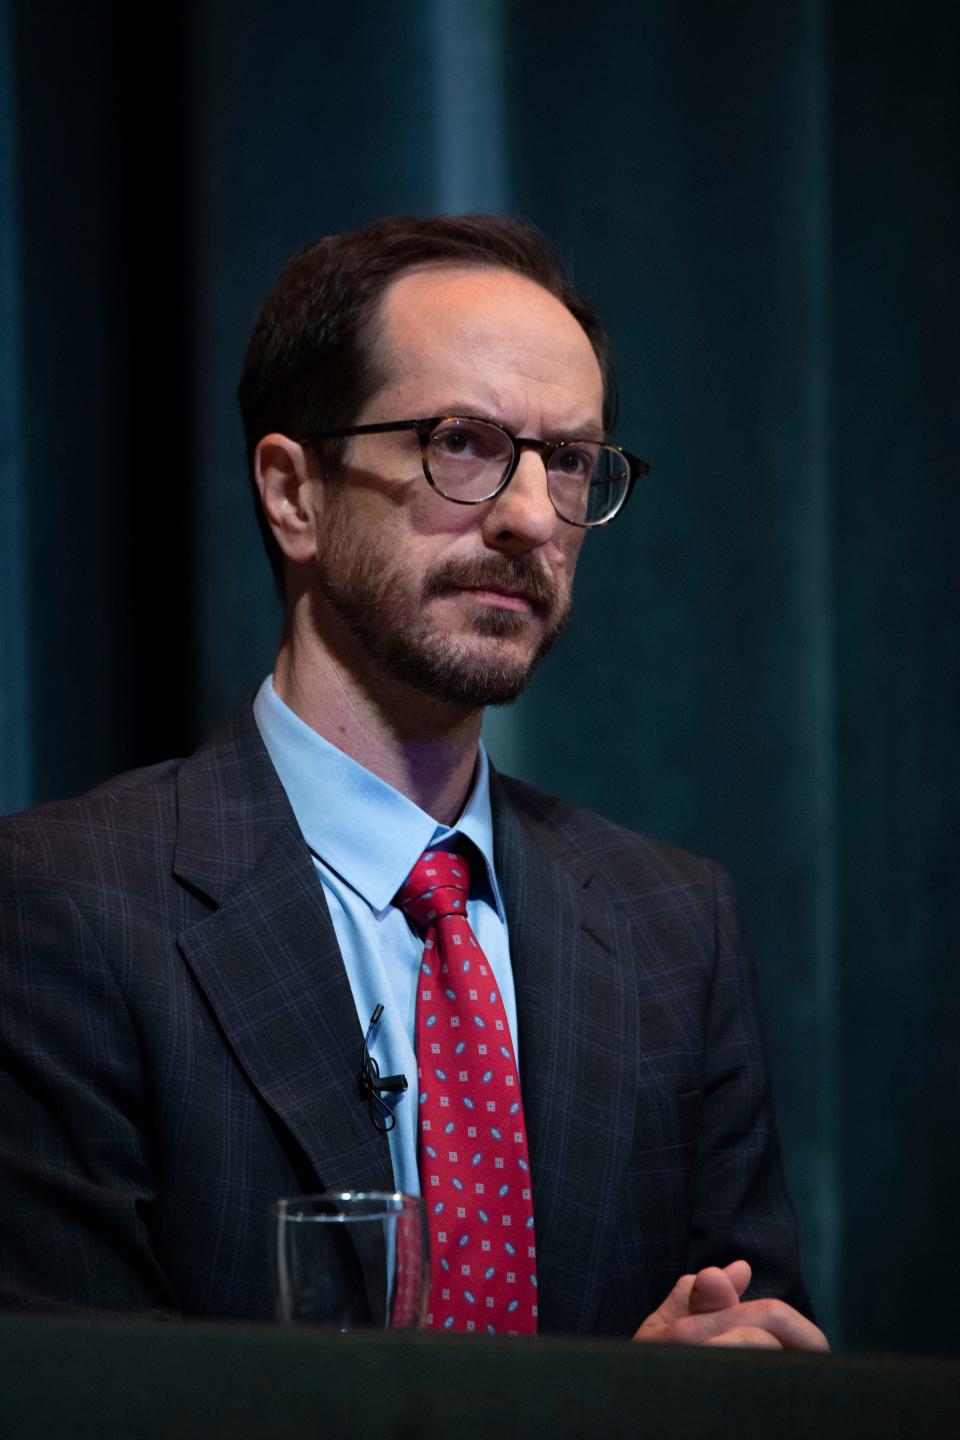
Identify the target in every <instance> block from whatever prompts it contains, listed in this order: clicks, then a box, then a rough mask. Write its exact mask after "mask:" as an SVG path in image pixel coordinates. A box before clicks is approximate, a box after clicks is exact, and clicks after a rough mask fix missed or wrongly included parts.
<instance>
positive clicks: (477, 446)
mask: <svg viewBox="0 0 960 1440" xmlns="http://www.w3.org/2000/svg"><path fill="white" fill-rule="evenodd" d="M503 440H504V437H503V435H502V434H501V433H500V431H499V430H496V429H495V428H493V427H492V426H488V425H484V424H483V423H482V422H480V423H477V422H476V421H466V420H456V421H445V422H444V423H443V424H442V425H438V426H437V428H436V430H434V432H433V434H432V435H431V436H430V451H431V454H433V455H436V456H442V458H443V459H444V460H476V461H481V462H485V461H488V460H489V459H490V458H491V457H495V456H496V455H497V454H498V452H500V451H502V450H503Z"/></svg>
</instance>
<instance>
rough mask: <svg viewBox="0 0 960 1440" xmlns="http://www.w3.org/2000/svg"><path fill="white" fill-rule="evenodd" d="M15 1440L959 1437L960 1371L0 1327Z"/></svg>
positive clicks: (380, 1338)
mask: <svg viewBox="0 0 960 1440" xmlns="http://www.w3.org/2000/svg"><path fill="white" fill-rule="evenodd" d="M0 1415H2V1429H3V1434H4V1435H8V1436H10V1437H11V1440H33V1437H38V1440H39V1437H43V1440H51V1437H70V1440H87V1437H90V1440H93V1437H96V1440H104V1437H109V1440H114V1437H117V1440H120V1437H127V1436H130V1437H136V1440H154V1437H157V1440H159V1437H176V1440H194V1437H196V1440H200V1437H202V1440H218V1437H221V1436H223V1437H227V1436H229V1437H231V1440H260V1437H263V1440H267V1437H269V1440H288V1437H289V1440H294V1437H297V1440H300V1437H306V1436H323V1437H335V1436H341V1435H343V1436H354V1435H356V1436H363V1437H364V1440H391V1437H413V1436H416V1437H418V1440H431V1437H434V1436H436V1437H438V1440H439V1437H444V1440H448V1437H451V1436H456V1437H457V1440H472V1437H478V1440H479V1437H483V1440H488V1437H498V1440H501V1437H503V1440H507V1437H514V1436H517V1437H520V1436H523V1437H531V1436H532V1437H534V1440H539V1437H541V1436H542V1437H544V1440H547V1437H549V1440H558V1437H574V1436H577V1437H579V1436H593V1435H596V1436H603V1437H605V1440H608V1437H609V1440H616V1437H619V1436H630V1437H633V1440H636V1437H645V1436H651V1437H657V1440H674V1437H677V1440H680V1437H683V1440H687V1437H691V1436H697V1437H705V1440H709V1437H714V1436H717V1437H719V1436H737V1437H749V1436H758V1437H759V1436H763V1437H764V1440H790V1437H793V1436H804V1437H807V1436H810V1437H814V1436H815V1437H818V1440H820V1437H832V1436H844V1437H847V1436H853V1437H860V1436H870V1437H886V1436H890V1437H893V1436H897V1437H900V1436H903V1437H909V1440H914V1437H927V1436H937V1437H939V1436H944V1437H946V1436H949V1437H950V1440H958V1437H960V1359H957V1360H954V1359H921V1358H917V1357H905V1356H821V1355H800V1354H779V1353H772V1352H769V1351H756V1352H750V1351H729V1350H711V1349H707V1350H696V1349H692V1348H687V1349H684V1348H679V1347H672V1346H650V1345H644V1346H641V1345H631V1344H629V1343H626V1342H616V1343H610V1342H605V1341H596V1340H589V1341H588V1340H583V1341H578V1340H543V1339H541V1340H532V1341H531V1340H519V1341H518V1340H513V1341H511V1340H505V1339H504V1340H495V1339H487V1338H485V1337H484V1338H481V1337H474V1336H449V1335H444V1336H434V1335H423V1334H415V1333H395V1334H387V1335H383V1334H374V1333H366V1334H364V1333H360V1332H354V1333H353V1334H350V1335H344V1336H340V1335H331V1334H328V1333H325V1332H323V1331H319V1330H310V1329H305V1328H304V1329H290V1330H284V1329H281V1328H280V1327H272V1326H249V1325H209V1324H195V1323H184V1324H175V1323H163V1322H158V1321H148V1320H62V1319H42V1318H37V1317H17V1316H4V1317H2V1318H0Z"/></svg>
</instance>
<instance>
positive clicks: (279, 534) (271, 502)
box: [253, 434, 322, 565]
mask: <svg viewBox="0 0 960 1440" xmlns="http://www.w3.org/2000/svg"><path fill="white" fill-rule="evenodd" d="M253 478H254V480H255V481H256V486H257V489H258V490H259V492H260V503H261V504H262V506H263V513H264V514H265V515H266V517H267V522H268V524H269V526H270V529H271V530H272V531H273V535H274V538H275V540H276V542H277V544H278V545H279V546H280V549H281V550H282V551H283V553H284V555H285V556H286V557H287V559H288V560H290V561H291V562H292V563H293V564H295V565H298V564H299V565H302V564H304V563H306V562H307V561H309V560H312V559H313V557H314V555H315V554H316V550H317V546H316V535H317V522H318V513H317V512H318V509H319V507H320V504H321V503H322V491H321V482H320V479H319V476H318V474H317V473H316V461H315V460H314V459H313V456H312V454H311V453H310V451H309V450H305V449H304V447H303V446H302V445H298V444H297V442H296V441H295V440H291V439H289V437H288V436H286V435H278V434H275V435H264V437H263V439H262V440H261V441H260V443H259V444H258V445H257V448H256V451H255V452H254V456H253Z"/></svg>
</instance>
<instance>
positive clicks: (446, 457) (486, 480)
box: [424, 417, 513, 500]
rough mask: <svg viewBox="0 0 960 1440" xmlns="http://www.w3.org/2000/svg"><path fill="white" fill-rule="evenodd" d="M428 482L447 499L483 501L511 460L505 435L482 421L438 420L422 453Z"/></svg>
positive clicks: (511, 454) (502, 475) (509, 445)
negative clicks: (438, 422) (428, 476)
mask: <svg viewBox="0 0 960 1440" xmlns="http://www.w3.org/2000/svg"><path fill="white" fill-rule="evenodd" d="M424 455H425V459H426V464H427V470H428V472H429V475H430V479H431V480H432V481H433V483H434V485H435V486H436V488H437V489H438V490H439V491H440V492H441V494H443V495H446V496H448V497H449V498H450V499H451V500H486V499H487V497H488V496H490V495H492V494H493V493H494V491H495V490H496V488H497V486H498V485H499V484H500V481H501V480H502V479H503V477H504V474H505V473H506V471H507V469H508V468H509V465H510V461H511V459H512V458H513V446H512V445H511V443H510V438H509V436H507V435H505V434H504V433H503V431H502V430H500V429H498V428H497V426H496V425H488V424H487V423H486V422H485V421H483V420H462V419H458V418H456V417H453V418H451V419H449V420H441V421H440V424H439V425H437V426H436V428H435V429H434V430H433V431H432V432H431V434H430V439H429V440H428V441H427V444H426V449H425V451H424Z"/></svg>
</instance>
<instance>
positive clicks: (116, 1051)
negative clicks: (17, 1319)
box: [0, 843, 176, 1314]
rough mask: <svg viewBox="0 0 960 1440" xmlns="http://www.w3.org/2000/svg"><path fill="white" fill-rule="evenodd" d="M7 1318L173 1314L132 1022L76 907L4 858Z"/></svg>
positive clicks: (0, 1027) (1, 1116) (0, 1296)
mask: <svg viewBox="0 0 960 1440" xmlns="http://www.w3.org/2000/svg"><path fill="white" fill-rule="evenodd" d="M0 887H2V888H0V897H2V898H0V1215H2V1223H0V1305H2V1306H4V1307H6V1308H31V1309H37V1310H48V1311H51V1310H61V1311H62V1310H79V1311H97V1312H103V1311H130V1310H140V1311H147V1312H153V1313H155V1314H173V1313H175V1310H176V1307H175V1302H174V1297H173V1295H172V1292H171V1287H170V1285H169V1284H168V1282H167V1281H166V1279H165V1277H164V1275H163V1274H162V1273H161V1271H160V1269H159V1267H158V1265H157V1263H156V1261H155V1259H154V1257H153V1255H152V1253H151V1250H150V1245H149V1237H148V1226H147V1217H148V1216H149V1213H150V1209H151V1206H152V1205H153V1203H154V1201H155V1194H156V1187H155V1181H154V1177H153V1175H152V1174H151V1166H150V1156H149V1151H148V1145H147V1142H146V1138H145V1112H146V1109H147V1097H146V1096H145V1094H144V1086H143V1081H142V1065H141V1063H140V1057H139V1054H138V1042H137V1035H136V1031H135V1027H134V1024H133V1022H132V1019H131V1017H130V1015H129V1013H128V1011H127V1007H126V1004H125V1002H124V999H123V996H122V994H121V992H120V989H119V986H118V985H117V983H116V980H115V977H114V976H113V974H112V972H111V970H110V967H109V966H108V964H107V963H106V960H105V957H104V956H103V954H102V953H101V950H100V947H99V946H98V944H97V941H96V939H95V937H94V935H93V934H92V932H91V930H90V928H89V926H88V924H87V922H86V920H85V919H84V917H83V915H82V913H81V911H80V909H79V907H78V905H77V903H76V902H75V900H74V899H73V898H72V897H71V895H70V894H69V893H67V892H66V891H64V890H63V889H62V888H61V889H60V890H59V891H58V889H57V882H56V881H55V880H54V879H53V877H51V876H50V875H49V874H47V873H46V872H45V871H44V869H43V868H42V867H41V866H39V865H38V864H36V863H35V861H34V860H33V858H32V857H31V856H30V855H29V854H28V852H26V851H24V850H23V849H21V848H20V847H19V846H17V845H16V844H9V843H4V844H3V845H2V848H0Z"/></svg>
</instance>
